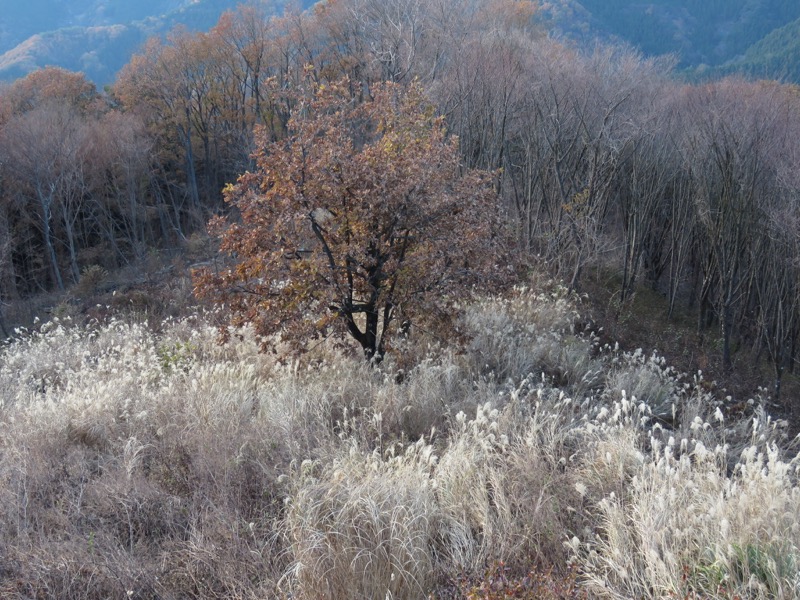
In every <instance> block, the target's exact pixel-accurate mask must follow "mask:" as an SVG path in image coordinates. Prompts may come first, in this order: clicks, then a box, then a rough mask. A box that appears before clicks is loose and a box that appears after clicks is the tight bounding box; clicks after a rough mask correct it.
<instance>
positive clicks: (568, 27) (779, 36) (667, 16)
mask: <svg viewBox="0 0 800 600" xmlns="http://www.w3.org/2000/svg"><path fill="white" fill-rule="evenodd" d="M542 9H543V10H542V17H543V19H544V20H545V22H547V23H548V24H549V26H550V27H551V28H552V30H553V31H554V32H556V33H557V34H558V35H562V36H564V37H566V38H570V39H574V40H578V41H580V42H583V43H592V42H594V41H595V40H598V39H600V40H603V41H622V42H625V43H628V44H630V45H631V46H633V47H635V48H638V49H640V50H641V51H642V52H643V53H644V54H646V55H662V54H674V55H675V56H676V57H677V58H678V61H679V68H682V69H700V70H701V71H702V70H707V69H708V67H712V69H711V70H710V71H708V72H713V73H728V72H732V71H739V70H743V71H746V72H749V73H750V72H752V73H755V71H756V70H757V69H761V70H762V72H761V73H760V74H761V75H762V76H774V77H782V76H784V75H782V73H783V74H785V73H789V72H794V73H796V72H797V69H798V67H800V64H798V62H797V50H794V51H793V52H792V51H791V50H790V48H791V47H795V48H796V46H797V44H798V37H797V33H798V30H800V26H798V25H797V24H795V25H794V26H793V28H792V27H791V26H790V27H789V28H788V29H784V30H782V33H778V32H779V31H781V28H784V27H787V26H788V25H789V24H790V23H792V22H794V21H795V20H796V19H799V18H800V2H798V0H702V1H699V0H651V1H649V2H648V1H642V0H550V1H543V2H542ZM772 32H775V34H774V35H771V34H772ZM766 36H770V37H769V38H767V37H766ZM762 40H764V42H763V43H761V41H762ZM765 46H767V47H768V50H765ZM765 51H766V52H767V54H769V56H770V57H781V58H778V59H777V60H778V62H780V69H779V70H777V71H776V70H773V68H772V63H771V62H770V60H771V59H767V58H765V54H764V53H765ZM759 56H760V58H759ZM787 61H788V62H787ZM790 62H793V63H794V64H793V65H792V64H789V63H790ZM723 65H725V67H724V68H722V66H723ZM716 67H720V68H719V69H716Z"/></svg>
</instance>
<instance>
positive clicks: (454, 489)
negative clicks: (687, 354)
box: [0, 285, 800, 599]
mask: <svg viewBox="0 0 800 600" xmlns="http://www.w3.org/2000/svg"><path fill="white" fill-rule="evenodd" d="M580 319H581V315H580V304H579V302H578V300H577V299H576V298H575V297H573V296H572V295H571V294H569V293H568V292H567V291H565V290H564V289H562V288H560V287H558V286H555V285H543V286H540V287H539V288H538V289H518V290H516V291H515V292H514V293H513V294H511V295H509V296H508V297H505V298H487V299H485V300H484V301H482V302H479V303H476V304H474V305H472V306H470V307H468V308H467V309H466V310H465V314H464V316H463V318H462V320H461V323H460V328H461V330H462V333H463V334H464V335H463V339H465V340H467V341H466V342H465V343H463V344H462V345H460V346H456V345H452V346H447V345H445V344H443V343H442V342H441V341H437V340H435V339H433V338H430V339H428V338H426V337H425V336H424V335H423V334H418V335H419V337H412V338H411V339H410V340H406V341H403V342H402V344H399V346H400V350H402V352H403V354H402V355H398V356H396V357H388V358H387V360H386V361H384V364H382V365H380V366H370V365H368V364H365V362H364V361H363V360H361V359H357V358H351V357H347V356H345V355H343V354H342V353H340V352H338V350H336V349H334V348H332V347H328V346H326V345H325V344H322V345H320V346H318V347H317V348H316V349H315V350H314V351H313V352H311V353H309V354H308V355H306V356H304V357H302V358H301V359H289V360H285V356H287V355H283V354H281V353H278V354H277V355H272V354H263V353H260V352H259V351H258V348H259V340H256V339H254V338H253V336H252V334H251V333H250V332H248V331H246V330H244V331H239V332H236V334H237V335H235V336H234V337H233V340H234V341H232V342H230V343H228V344H226V345H219V344H218V343H217V340H218V336H217V331H216V329H215V328H214V327H213V326H212V325H211V321H213V319H210V318H207V317H205V316H201V315H195V316H193V317H189V318H185V319H179V320H167V321H165V322H163V323H161V324H160V325H159V327H158V328H156V329H153V328H150V327H148V326H147V325H145V324H142V323H137V322H136V321H132V320H124V319H111V320H108V321H105V322H103V323H95V324H91V325H81V326H73V325H71V324H70V323H69V322H68V321H63V322H59V321H53V322H51V323H49V324H47V325H46V326H42V327H41V328H40V329H39V330H37V331H32V332H20V333H18V335H17V336H16V338H15V339H14V340H13V341H12V342H11V343H9V344H7V345H6V346H5V347H4V348H3V350H2V355H1V356H0V407H1V408H0V429H1V430H2V435H0V596H2V597H3V598H20V599H21V598H64V599H72V598H76V599H77V598H143V599H144V598H243V599H244V598H253V599H255V598H273V597H277V598H280V597H285V598H289V597H291V598H308V599H312V598H313V599H318V598H330V599H335V598H393V599H399V598H409V599H413V598H429V597H432V598H436V597H440V598H470V599H472V598H475V599H477V598H485V599H499V598H554V599H555V598H603V597H604V598H619V599H622V598H682V599H683V598H712V599H713V598H719V599H722V598H728V599H733V598H793V597H796V596H797V595H798V594H800V558H799V556H800V555H799V553H798V548H800V516H799V515H800V491H798V490H799V489H800V488H798V486H797V458H796V457H795V456H794V455H793V454H792V453H791V445H790V444H789V443H788V442H787V440H786V439H784V436H783V431H784V427H783V426H782V423H781V422H778V421H774V420H772V419H770V417H769V416H768V415H767V414H766V412H765V411H763V409H760V408H759V406H758V405H759V399H758V398H756V399H754V402H753V407H752V411H751V413H752V414H750V416H749V417H737V418H733V417H732V416H731V415H728V414H726V413H725V411H724V408H723V406H722V405H721V404H719V403H718V402H716V400H715V399H714V398H713V397H712V396H711V394H710V392H709V391H708V386H705V385H703V381H702V379H701V378H700V377H699V376H695V377H685V376H681V375H679V374H678V373H676V372H675V371H673V370H672V369H670V368H669V367H668V366H667V365H666V364H664V361H663V359H662V358H660V357H658V356H645V355H644V354H643V353H642V352H638V351H637V352H633V353H623V352H620V351H619V350H618V349H616V348H613V347H609V346H601V344H600V342H599V339H600V337H599V333H600V332H591V331H583V332H582V333H576V331H579V330H581V328H580V327H578V326H577V325H576V324H577V323H578V322H579V321H580Z"/></svg>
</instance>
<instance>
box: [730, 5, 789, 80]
mask: <svg viewBox="0 0 800 600" xmlns="http://www.w3.org/2000/svg"><path fill="white" fill-rule="evenodd" d="M719 71H720V73H722V74H727V73H733V72H737V73H744V74H746V75H750V76H753V77H761V78H770V79H779V80H783V81H791V82H795V83H800V19H797V20H795V21H792V22H791V23H789V24H788V25H784V26H783V27H780V28H779V29H776V30H774V31H773V32H771V33H770V34H769V35H767V36H766V37H764V38H763V39H762V40H761V41H759V42H757V43H756V44H753V45H752V46H751V47H750V48H748V50H747V52H746V53H745V55H744V56H743V57H741V58H740V59H738V60H736V61H733V62H731V63H729V64H727V65H724V66H723V67H721V68H720V69H719Z"/></svg>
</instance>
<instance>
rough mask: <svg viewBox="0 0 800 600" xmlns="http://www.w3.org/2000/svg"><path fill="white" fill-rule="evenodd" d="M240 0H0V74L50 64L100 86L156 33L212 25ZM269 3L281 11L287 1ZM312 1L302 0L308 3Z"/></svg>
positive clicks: (8, 77)
mask: <svg viewBox="0 0 800 600" xmlns="http://www.w3.org/2000/svg"><path fill="white" fill-rule="evenodd" d="M241 3H242V0H136V1H124V2H120V1H114V0H26V1H24V2H16V1H12V0H0V4H3V5H8V6H3V7H2V12H0V79H5V80H12V79H16V78H18V77H21V76H24V75H26V74H27V73H29V72H31V71H33V70H35V69H37V68H40V67H43V66H48V65H54V66H59V67H64V68H67V69H70V70H74V71H83V72H84V73H85V74H86V75H87V77H88V78H89V79H91V80H92V81H94V82H95V83H96V84H97V85H98V86H102V85H105V84H108V83H111V82H113V80H114V77H115V76H116V73H117V71H118V70H119V69H120V68H122V66H124V65H125V63H127V62H128V60H130V57H131V55H132V54H133V53H134V52H135V51H136V50H137V49H138V48H139V47H140V46H141V45H142V43H143V42H144V41H145V40H146V39H147V38H148V37H150V36H152V35H158V34H164V33H166V32H167V31H169V30H170V29H172V28H173V27H175V26H176V25H178V24H181V25H185V26H186V27H187V28H188V29H190V30H194V31H205V30H208V29H210V28H211V27H213V26H214V25H215V24H216V22H217V21H218V19H219V17H220V15H222V13H223V12H225V11H226V10H231V9H234V8H236V6H237V5H238V4H241ZM265 4H266V5H267V6H269V7H271V8H272V9H273V10H274V11H282V10H283V6H284V5H285V4H286V1H285V0H277V1H269V2H265ZM311 4H313V0H304V2H303V5H304V6H305V7H308V6H310V5H311Z"/></svg>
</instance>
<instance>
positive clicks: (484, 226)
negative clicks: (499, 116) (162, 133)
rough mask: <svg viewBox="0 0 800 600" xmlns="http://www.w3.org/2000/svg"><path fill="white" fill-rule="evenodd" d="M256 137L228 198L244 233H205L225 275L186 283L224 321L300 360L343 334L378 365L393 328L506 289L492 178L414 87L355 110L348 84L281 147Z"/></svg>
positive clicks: (311, 100) (296, 122)
mask: <svg viewBox="0 0 800 600" xmlns="http://www.w3.org/2000/svg"><path fill="white" fill-rule="evenodd" d="M258 138H259V139H258V142H259V146H260V147H261V148H262V149H261V150H260V151H259V152H257V154H256V155H255V159H256V163H257V169H256V171H255V172H254V173H248V174H245V175H243V176H242V177H241V178H240V179H239V182H238V183H237V184H236V185H235V186H230V187H229V188H228V190H227V193H226V196H227V201H228V202H229V203H231V204H232V205H234V206H235V207H236V208H237V209H238V210H239V212H240V213H241V222H237V223H233V222H230V221H226V220H218V221H217V222H215V224H214V227H215V228H216V230H217V231H218V232H219V233H220V235H221V237H222V250H223V251H225V252H227V253H229V254H230V255H232V256H235V261H236V262H235V265H234V266H233V267H232V268H230V269H229V270H227V271H225V272H223V273H221V274H218V275H216V274H213V273H210V272H204V273H201V274H198V275H197V277H196V292H197V293H198V294H200V295H201V296H205V297H207V298H213V299H216V300H218V301H220V302H224V303H225V304H226V305H227V306H229V307H230V308H231V310H232V313H233V323H234V324H236V325H241V324H244V323H252V324H253V325H254V326H255V327H256V329H257V331H258V333H259V334H261V335H264V336H271V335H273V334H277V339H281V340H285V341H288V342H290V343H291V344H292V345H293V346H294V347H295V348H296V349H298V350H300V349H302V348H303V347H304V346H305V344H306V343H307V342H308V340H310V339H313V338H316V337H319V336H328V335H332V334H333V335H338V336H342V337H346V336H347V335H349V336H350V337H352V338H353V339H355V340H356V341H357V342H358V343H359V345H360V346H361V347H362V349H363V350H364V353H365V355H366V356H367V357H368V358H373V357H375V358H377V359H380V357H381V356H382V355H383V353H384V352H385V350H386V349H387V347H388V343H389V340H390V338H391V335H392V333H393V332H396V331H397V325H398V324H400V323H407V322H408V321H411V320H413V322H414V323H415V324H417V323H420V322H429V321H439V322H441V320H442V319H445V320H446V319H447V317H449V316H451V315H452V313H453V307H454V305H455V304H456V303H457V302H461V301H463V299H464V297H465V296H467V295H469V293H470V291H471V289H472V287H471V286H472V285H473V284H475V283H479V282H483V283H484V284H486V283H488V281H492V282H496V281H498V280H501V279H502V277H500V274H499V273H498V272H497V269H496V267H495V263H494V261H495V260H497V258H496V257H497V252H498V251H499V250H502V248H501V243H500V242H501V237H500V236H499V235H498V234H499V220H498V217H499V215H498V204H497V201H496V198H495V194H494V192H493V190H492V186H491V181H490V180H491V177H490V176H489V174H488V173H486V172H480V171H476V170H471V171H466V172H462V169H461V168H460V159H459V153H458V148H457V140H455V139H448V138H447V136H446V135H445V130H444V124H443V122H442V120H441V119H440V118H437V117H436V116H435V115H434V111H433V108H432V107H431V106H430V105H429V104H428V103H427V102H426V101H425V99H424V98H423V94H422V90H421V89H420V87H419V86H418V85H412V86H411V87H410V88H409V89H403V88H402V87H400V86H399V85H396V84H394V85H393V84H384V85H382V86H379V87H378V88H377V89H376V90H375V97H374V100H372V101H369V102H365V103H363V104H356V103H355V102H354V100H353V98H352V96H351V94H350V92H349V82H347V81H343V82H340V83H337V84H333V85H330V86H319V87H316V88H315V89H313V90H312V91H311V92H307V93H306V97H305V99H303V98H302V97H301V98H300V100H299V104H298V107H297V109H296V110H295V111H294V114H293V117H292V119H291V121H290V123H289V136H288V138H287V139H285V140H282V141H279V142H272V143H269V141H268V139H265V135H264V132H263V131H262V132H261V134H260V135H258ZM492 245H494V246H493V247H492ZM275 341H276V339H275V338H272V340H271V341H270V342H266V343H265V345H267V346H268V345H270V344H272V343H274V342H275Z"/></svg>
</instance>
